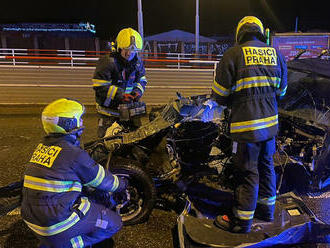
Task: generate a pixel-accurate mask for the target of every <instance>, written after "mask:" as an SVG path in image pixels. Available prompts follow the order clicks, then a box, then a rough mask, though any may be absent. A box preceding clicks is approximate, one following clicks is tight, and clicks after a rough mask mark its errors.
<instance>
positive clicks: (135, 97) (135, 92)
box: [131, 91, 141, 102]
mask: <svg viewBox="0 0 330 248" xmlns="http://www.w3.org/2000/svg"><path fill="white" fill-rule="evenodd" d="M131 94H132V96H133V97H134V102H138V101H139V99H140V98H141V94H140V92H138V91H133V92H132V93H131Z"/></svg>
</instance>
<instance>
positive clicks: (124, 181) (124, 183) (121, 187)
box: [114, 177, 128, 193]
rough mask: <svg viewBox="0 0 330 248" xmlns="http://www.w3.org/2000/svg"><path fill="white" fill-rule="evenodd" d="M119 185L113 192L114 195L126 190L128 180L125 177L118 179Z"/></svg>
mask: <svg viewBox="0 0 330 248" xmlns="http://www.w3.org/2000/svg"><path fill="white" fill-rule="evenodd" d="M118 180H119V185H118V188H117V189H116V190H115V191H114V193H120V192H122V191H124V190H126V188H127V186H128V180H127V179H126V178H125V177H118Z"/></svg>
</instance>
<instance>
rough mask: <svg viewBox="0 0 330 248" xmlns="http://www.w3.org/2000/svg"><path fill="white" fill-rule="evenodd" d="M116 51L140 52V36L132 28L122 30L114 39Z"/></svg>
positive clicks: (141, 44) (141, 43) (141, 42)
mask: <svg viewBox="0 0 330 248" xmlns="http://www.w3.org/2000/svg"><path fill="white" fill-rule="evenodd" d="M116 45H117V50H118V49H134V50H142V46H143V41H142V38H141V35H140V34H139V33H138V32H137V31H135V30H134V29H132V28H124V29H122V30H121V31H120V32H119V33H118V35H117V38H116Z"/></svg>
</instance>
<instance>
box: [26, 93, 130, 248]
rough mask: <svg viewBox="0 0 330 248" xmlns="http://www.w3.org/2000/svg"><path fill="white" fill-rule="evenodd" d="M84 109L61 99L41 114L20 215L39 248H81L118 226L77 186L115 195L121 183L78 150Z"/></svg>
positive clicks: (122, 186)
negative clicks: (41, 129)
mask: <svg viewBox="0 0 330 248" xmlns="http://www.w3.org/2000/svg"><path fill="white" fill-rule="evenodd" d="M84 112H85V108H84V106H83V105H82V104H80V103H79V102H77V101H75V100H70V99H66V98H61V99H58V100H56V101H54V102H52V103H50V104H49V105H48V106H46V108H45V109H44V110H43V112H42V124H43V127H44V130H45V132H46V133H47V135H46V136H45V137H44V139H43V141H42V142H41V143H40V144H38V146H37V147H36V149H35V151H34V152H33V154H32V157H31V159H30V161H29V163H28V165H27V168H26V171H25V173H24V187H23V201H22V206H21V214H22V218H23V220H24V222H25V223H26V224H27V226H28V227H29V228H30V229H31V230H32V231H33V232H34V233H35V235H36V236H37V238H38V239H39V240H40V243H41V245H40V247H52V248H53V247H56V248H57V247H63V248H64V247H65V248H67V247H73V248H78V247H85V246H88V245H93V244H95V243H99V242H100V241H102V240H106V239H108V238H110V237H111V236H113V235H114V234H115V233H117V232H118V231H119V230H120V229H121V227H122V221H121V217H120V216H119V215H118V214H117V213H115V212H113V211H111V210H110V209H109V208H107V207H105V206H104V205H102V204H99V203H95V202H92V201H91V199H89V197H86V194H83V193H82V188H83V187H89V188H95V189H98V190H102V191H104V192H109V193H111V192H121V191H123V190H125V188H126V186H127V181H126V179H123V178H119V177H117V176H116V175H112V174H111V173H109V172H108V171H105V170H104V168H103V167H102V166H101V165H99V164H97V163H96V162H95V161H94V160H93V159H92V158H91V157H90V156H89V155H88V153H87V152H85V151H84V150H82V149H81V148H80V146H79V145H80V144H79V137H80V135H81V134H82V132H83V129H84V127H83V121H82V115H83V114H84Z"/></svg>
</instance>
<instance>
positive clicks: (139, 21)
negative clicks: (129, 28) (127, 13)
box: [137, 0, 143, 40]
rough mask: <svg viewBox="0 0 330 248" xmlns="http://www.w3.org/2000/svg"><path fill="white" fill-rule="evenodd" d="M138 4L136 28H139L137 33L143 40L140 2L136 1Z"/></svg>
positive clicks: (139, 0)
mask: <svg viewBox="0 0 330 248" xmlns="http://www.w3.org/2000/svg"><path fill="white" fill-rule="evenodd" d="M137 4H138V13H137V15H138V26H139V33H140V35H141V37H142V40H143V15H142V2H141V0H137Z"/></svg>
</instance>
